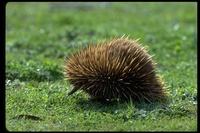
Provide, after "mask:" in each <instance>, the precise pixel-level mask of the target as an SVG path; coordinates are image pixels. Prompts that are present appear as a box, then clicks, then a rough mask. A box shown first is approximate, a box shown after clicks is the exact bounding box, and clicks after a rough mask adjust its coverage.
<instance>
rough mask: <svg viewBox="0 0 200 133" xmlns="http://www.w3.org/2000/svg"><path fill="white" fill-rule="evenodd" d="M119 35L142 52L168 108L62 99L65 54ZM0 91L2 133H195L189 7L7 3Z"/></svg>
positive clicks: (193, 11) (193, 19) (66, 87)
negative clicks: (1, 96)
mask: <svg viewBox="0 0 200 133" xmlns="http://www.w3.org/2000/svg"><path fill="white" fill-rule="evenodd" d="M124 34H125V35H129V34H130V38H131V39H137V38H140V43H141V45H143V46H145V45H148V46H149V53H150V54H151V55H153V54H154V57H153V59H154V60H155V61H156V62H157V67H158V74H159V75H161V76H162V78H163V79H164V81H165V86H166V87H168V88H169V91H170V96H169V103H168V104H164V103H159V102H155V103H151V104H146V103H134V102H133V103H132V102H127V103H120V102H115V101H113V102H111V103H98V102H91V101H88V99H87V98H88V96H87V95H86V94H85V93H82V92H77V93H75V94H74V95H72V96H67V93H68V92H69V91H70V90H71V89H72V86H71V85H70V84H69V83H68V82H67V81H66V80H65V79H64V76H63V65H64V61H62V60H64V59H65V58H66V57H65V55H68V54H71V53H75V52H76V51H77V49H78V48H79V47H80V46H81V45H83V46H86V45H87V44H88V43H94V42H96V41H97V40H98V39H99V40H103V39H105V38H107V39H111V38H113V37H121V36H122V35H124ZM5 85H6V91H5V98H6V106H5V107H6V111H5V113H6V114H5V115H6V121H5V124H6V129H7V130H9V131H197V3H194V2H193V3H192V2H190V3H175V2H173V3H170V2H168V3H163V2H160V3H158V2H157V3H153V2H149V3H142V2H141V3H140V2H135V3H98V2H95V3H8V4H7V5H6V81H5ZM21 114H24V115H33V116H37V117H39V118H41V119H43V121H34V120H30V119H24V118H21V119H12V118H13V117H15V116H18V115H21Z"/></svg>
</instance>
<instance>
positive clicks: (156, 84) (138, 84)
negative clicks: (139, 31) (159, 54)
mask: <svg viewBox="0 0 200 133" xmlns="http://www.w3.org/2000/svg"><path fill="white" fill-rule="evenodd" d="M64 75H65V77H66V79H67V80H68V81H69V83H71V84H72V85H73V86H74V89H73V90H72V91H70V92H69V95H71V94H73V93H74V92H76V91H77V90H82V91H83V92H85V93H87V94H89V95H90V97H91V98H97V99H98V98H99V99H107V100H112V99H119V100H130V99H132V100H136V101H140V100H142V99H144V100H146V101H154V100H161V99H163V98H165V97H166V96H167V92H166V90H165V89H164V85H163V83H162V80H161V78H160V77H159V76H158V75H157V74H156V68H155V63H154V61H153V60H152V57H151V56H150V55H149V54H148V53H147V50H146V47H142V46H140V45H139V44H138V42H137V40H131V39H129V38H128V37H127V38H124V37H121V38H118V39H112V40H111V41H109V42H104V43H103V44H101V43H97V44H96V45H89V46H88V47H87V48H86V49H80V50H79V52H78V53H77V54H73V55H72V56H71V57H69V58H68V60H66V65H65V72H64Z"/></svg>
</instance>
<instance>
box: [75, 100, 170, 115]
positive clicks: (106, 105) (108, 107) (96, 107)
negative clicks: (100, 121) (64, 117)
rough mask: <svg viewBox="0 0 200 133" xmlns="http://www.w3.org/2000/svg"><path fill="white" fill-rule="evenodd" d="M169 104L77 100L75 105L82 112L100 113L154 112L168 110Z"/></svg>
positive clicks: (158, 102)
mask: <svg viewBox="0 0 200 133" xmlns="http://www.w3.org/2000/svg"><path fill="white" fill-rule="evenodd" d="M167 104H168V102H160V101H155V102H151V103H150V102H145V101H140V102H139V101H137V102H134V101H117V100H115V101H91V100H89V99H84V98H81V99H80V98H79V99H77V101H76V103H75V105H76V106H77V107H79V108H80V109H81V110H83V111H84V110H93V111H100V112H110V111H111V112H113V111H116V110H121V109H122V110H126V109H128V108H130V107H131V108H132V109H139V110H141V109H145V110H147V111H152V110H154V109H159V108H160V109H165V108H167Z"/></svg>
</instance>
